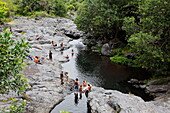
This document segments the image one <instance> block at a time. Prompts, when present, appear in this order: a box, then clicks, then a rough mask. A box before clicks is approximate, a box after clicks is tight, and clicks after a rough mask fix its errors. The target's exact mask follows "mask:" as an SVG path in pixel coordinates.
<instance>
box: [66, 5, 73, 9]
mask: <svg viewBox="0 0 170 113" xmlns="http://www.w3.org/2000/svg"><path fill="white" fill-rule="evenodd" d="M67 10H75V7H74V6H73V5H69V6H67Z"/></svg>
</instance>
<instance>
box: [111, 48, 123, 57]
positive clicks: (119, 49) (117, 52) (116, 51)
mask: <svg viewBox="0 0 170 113" xmlns="http://www.w3.org/2000/svg"><path fill="white" fill-rule="evenodd" d="M113 53H114V54H115V55H119V56H120V55H122V48H116V49H114V50H113Z"/></svg>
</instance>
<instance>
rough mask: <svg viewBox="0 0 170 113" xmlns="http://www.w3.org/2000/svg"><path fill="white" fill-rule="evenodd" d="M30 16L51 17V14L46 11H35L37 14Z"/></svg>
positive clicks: (32, 13)
mask: <svg viewBox="0 0 170 113" xmlns="http://www.w3.org/2000/svg"><path fill="white" fill-rule="evenodd" d="M28 15H30V16H31V17H39V16H41V17H49V14H48V13H47V12H46V11H35V12H31V13H28Z"/></svg>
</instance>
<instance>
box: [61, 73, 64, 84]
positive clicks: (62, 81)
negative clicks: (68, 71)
mask: <svg viewBox="0 0 170 113" xmlns="http://www.w3.org/2000/svg"><path fill="white" fill-rule="evenodd" d="M63 77H64V75H63V71H61V73H60V80H61V85H63V84H64V78H63Z"/></svg>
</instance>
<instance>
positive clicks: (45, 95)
mask: <svg viewBox="0 0 170 113" xmlns="http://www.w3.org/2000/svg"><path fill="white" fill-rule="evenodd" d="M9 26H11V28H12V32H13V35H12V37H13V38H14V39H15V40H20V39H21V38H24V37H25V38H26V41H28V42H29V43H30V45H31V47H32V48H31V49H30V53H29V55H30V56H31V57H32V58H34V57H35V56H40V61H41V63H42V64H35V63H34V61H33V60H29V59H27V60H25V62H26V63H27V64H28V65H27V67H26V68H25V69H24V70H23V71H22V72H21V73H22V74H24V75H25V77H27V78H28V82H29V84H30V86H31V87H30V88H28V89H27V91H26V95H27V96H28V98H27V100H29V101H27V108H26V112H27V113H48V112H49V111H50V110H51V109H52V108H53V107H54V106H55V105H56V104H57V103H60V102H61V101H62V100H63V99H64V97H65V96H66V95H68V94H70V93H71V92H70V90H69V89H70V87H71V85H72V83H73V81H72V80H69V83H68V84H64V85H61V82H60V79H59V74H60V71H61V70H62V66H61V63H63V62H67V61H68V59H66V58H65V57H64V56H63V55H62V54H61V51H60V47H59V45H60V44H61V43H64V49H67V48H69V47H70V45H69V44H68V42H69V41H70V40H72V39H71V38H69V37H68V36H67V35H69V36H70V37H72V38H74V37H76V38H77V37H80V35H81V34H82V32H80V31H78V30H77V29H76V26H75V24H74V23H73V21H71V20H69V19H66V18H41V19H38V20H37V19H35V18H27V17H18V18H16V19H14V21H12V22H10V23H9ZM36 35H38V36H39V37H40V40H36ZM52 41H54V42H55V43H57V44H58V46H57V47H55V48H54V47H53V46H52V45H51V42H52ZM49 50H51V51H52V53H53V59H52V61H51V60H49V56H48V53H49ZM11 97H17V98H16V99H17V100H23V99H25V97H23V96H20V97H18V96H17V95H16V94H15V93H14V92H12V93H11V94H9V95H1V98H0V99H1V100H6V99H7V98H11ZM10 102H11V101H8V102H5V103H3V104H1V106H0V108H3V107H6V106H7V105H8V103H10Z"/></svg>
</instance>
